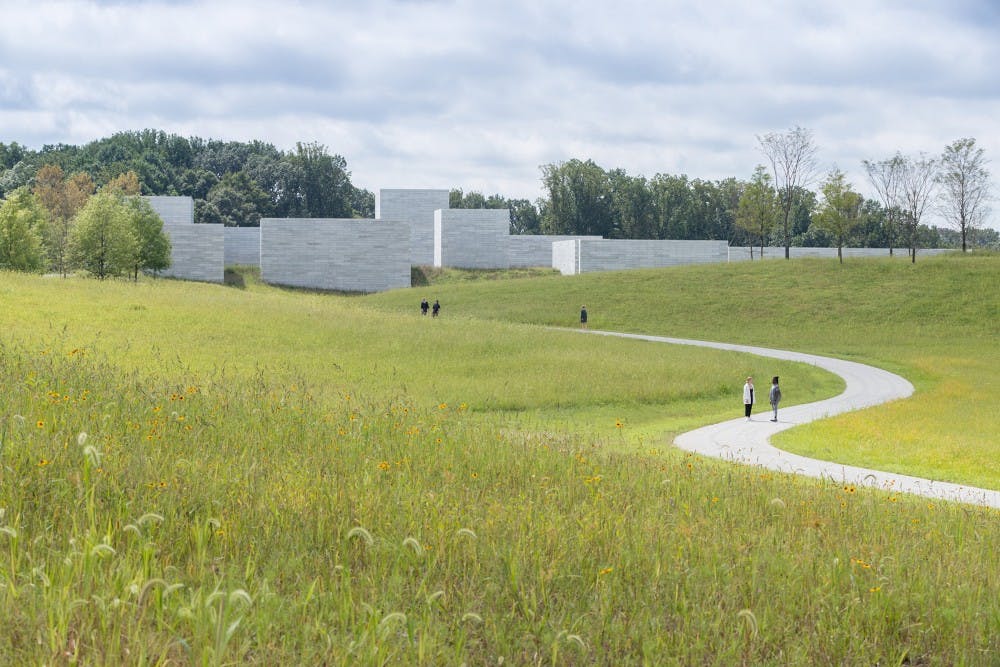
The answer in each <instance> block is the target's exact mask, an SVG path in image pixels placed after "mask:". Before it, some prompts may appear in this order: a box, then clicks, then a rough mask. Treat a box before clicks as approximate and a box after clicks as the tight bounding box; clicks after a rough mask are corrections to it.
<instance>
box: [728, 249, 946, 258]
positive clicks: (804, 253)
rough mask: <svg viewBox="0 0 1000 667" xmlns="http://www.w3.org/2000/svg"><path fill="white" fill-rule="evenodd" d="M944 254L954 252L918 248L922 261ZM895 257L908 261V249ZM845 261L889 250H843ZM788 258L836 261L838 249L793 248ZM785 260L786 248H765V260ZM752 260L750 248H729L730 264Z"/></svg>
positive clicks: (757, 255)
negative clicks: (815, 258)
mask: <svg viewBox="0 0 1000 667" xmlns="http://www.w3.org/2000/svg"><path fill="white" fill-rule="evenodd" d="M943 252H952V251H951V250H949V249H947V248H917V259H920V255H939V254H941V253H943ZM892 253H893V254H892V256H893V257H902V258H903V259H908V258H909V255H908V254H907V253H908V251H907V249H906V248H894V249H893V251H892ZM843 255H844V259H848V258H858V257H888V256H889V249H888V248H844V249H843ZM788 256H789V258H790V259H799V258H802V257H823V258H830V259H836V258H837V249H836V248H801V247H791V248H789V249H788ZM760 258H761V257H760V247H755V248H754V249H753V259H754V260H755V261H756V260H758V259H760ZM784 258H785V247H784V246H781V247H780V248H775V247H769V246H764V259H784ZM749 259H750V248H748V247H739V246H733V247H731V248H729V261H730V262H741V261H746V260H749Z"/></svg>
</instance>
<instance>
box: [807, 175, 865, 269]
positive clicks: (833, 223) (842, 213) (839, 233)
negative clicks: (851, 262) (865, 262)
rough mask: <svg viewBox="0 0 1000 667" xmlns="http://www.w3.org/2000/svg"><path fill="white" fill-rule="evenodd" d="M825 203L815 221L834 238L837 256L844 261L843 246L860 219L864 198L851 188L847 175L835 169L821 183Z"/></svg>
mask: <svg viewBox="0 0 1000 667" xmlns="http://www.w3.org/2000/svg"><path fill="white" fill-rule="evenodd" d="M820 192H822V194H823V203H822V204H821V205H820V209H819V213H817V215H816V216H815V218H814V223H815V224H816V226H818V227H819V228H820V229H822V230H824V231H826V232H827V233H829V234H830V236H831V238H833V240H834V242H835V244H836V246H837V258H838V259H839V260H840V262H841V263H843V261H844V254H843V248H844V244H845V243H846V242H847V239H848V237H849V236H850V235H851V232H853V231H854V228H855V227H857V226H858V223H859V221H860V212H861V204H862V202H863V198H862V197H861V195H859V194H858V193H857V192H854V191H853V190H852V189H851V184H850V183H849V182H848V180H847V175H846V174H845V173H844V172H842V171H840V170H839V169H833V170H832V171H831V172H830V173H829V174H827V176H826V179H825V180H824V181H823V182H822V183H821V184H820Z"/></svg>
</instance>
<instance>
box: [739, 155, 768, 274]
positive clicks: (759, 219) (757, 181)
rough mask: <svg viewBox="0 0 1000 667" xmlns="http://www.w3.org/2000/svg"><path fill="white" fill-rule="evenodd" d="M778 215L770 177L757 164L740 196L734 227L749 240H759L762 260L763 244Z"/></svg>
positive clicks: (751, 245)
mask: <svg viewBox="0 0 1000 667" xmlns="http://www.w3.org/2000/svg"><path fill="white" fill-rule="evenodd" d="M777 214H778V199H777V196H776V194H775V192H774V187H773V186H772V185H771V175H770V174H768V173H767V168H766V167H765V166H764V165H762V164H759V165H757V168H756V169H754V172H753V176H752V177H751V178H750V182H749V183H748V184H747V186H746V188H745V189H744V190H743V194H742V195H741V196H740V203H739V206H738V207H737V209H736V225H737V226H738V227H740V228H741V229H745V230H746V231H747V232H748V233H749V234H750V235H751V238H753V237H757V238H758V239H759V240H760V256H761V259H763V258H764V244H765V243H766V242H767V235H768V233H769V232H770V231H771V230H772V229H774V223H775V219H776V217H777ZM750 259H753V243H752V242H751V244H750Z"/></svg>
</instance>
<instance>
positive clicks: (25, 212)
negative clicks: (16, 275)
mask: <svg viewBox="0 0 1000 667" xmlns="http://www.w3.org/2000/svg"><path fill="white" fill-rule="evenodd" d="M47 218H48V214H47V212H46V211H45V208H44V207H43V206H42V205H41V204H39V203H38V200H37V199H36V198H35V197H34V195H32V194H31V192H30V191H29V190H28V189H27V188H26V187H22V188H18V189H17V190H14V191H13V192H11V193H10V195H9V196H8V197H7V198H6V199H4V200H3V203H2V204H0V269H7V270H11V271H42V270H44V269H45V264H46V256H45V246H44V244H43V242H42V238H43V236H44V233H45V224H46V220H47Z"/></svg>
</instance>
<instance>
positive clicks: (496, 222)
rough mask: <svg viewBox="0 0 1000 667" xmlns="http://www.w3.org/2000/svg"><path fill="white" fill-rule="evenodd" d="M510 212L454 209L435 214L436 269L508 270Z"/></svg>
mask: <svg viewBox="0 0 1000 667" xmlns="http://www.w3.org/2000/svg"><path fill="white" fill-rule="evenodd" d="M509 238H510V211H509V210H508V209H505V208H504V209H487V208H475V209H473V208H453V209H440V210H437V211H435V212H434V266H438V267H442V266H448V267H454V268H462V269H506V268H508V267H509V266H510V264H509V260H508V259H507V243H508V239H509Z"/></svg>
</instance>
